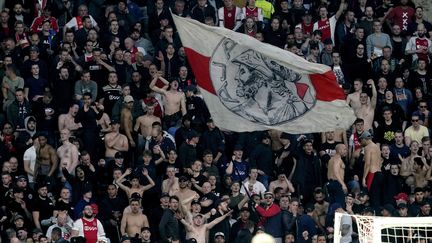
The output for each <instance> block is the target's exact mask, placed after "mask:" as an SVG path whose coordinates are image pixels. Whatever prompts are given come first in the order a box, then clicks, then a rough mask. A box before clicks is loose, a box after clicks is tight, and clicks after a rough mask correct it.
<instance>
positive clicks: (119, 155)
mask: <svg viewBox="0 0 432 243" xmlns="http://www.w3.org/2000/svg"><path fill="white" fill-rule="evenodd" d="M114 158H115V159H123V158H124V156H123V153H122V152H120V151H119V152H117V153H115V155H114Z"/></svg>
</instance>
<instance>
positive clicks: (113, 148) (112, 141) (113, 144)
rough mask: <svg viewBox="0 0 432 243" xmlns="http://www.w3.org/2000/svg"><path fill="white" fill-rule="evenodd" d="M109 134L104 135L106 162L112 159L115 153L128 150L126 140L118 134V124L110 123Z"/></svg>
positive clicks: (114, 121)
mask: <svg viewBox="0 0 432 243" xmlns="http://www.w3.org/2000/svg"><path fill="white" fill-rule="evenodd" d="M111 129H112V130H111V132H110V133H107V134H105V139H104V141H105V157H106V158H107V159H106V161H109V160H111V159H112V158H114V155H115V154H116V153H117V152H126V151H128V150H129V144H128V138H127V137H126V136H125V135H123V134H120V131H119V130H120V124H119V122H118V121H116V120H112V121H111Z"/></svg>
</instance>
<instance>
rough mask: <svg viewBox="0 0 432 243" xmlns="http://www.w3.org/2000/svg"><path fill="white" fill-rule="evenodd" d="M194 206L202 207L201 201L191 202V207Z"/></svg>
mask: <svg viewBox="0 0 432 243" xmlns="http://www.w3.org/2000/svg"><path fill="white" fill-rule="evenodd" d="M194 204H198V205H200V206H201V203H200V201H198V200H193V201H192V202H191V206H192V205H194Z"/></svg>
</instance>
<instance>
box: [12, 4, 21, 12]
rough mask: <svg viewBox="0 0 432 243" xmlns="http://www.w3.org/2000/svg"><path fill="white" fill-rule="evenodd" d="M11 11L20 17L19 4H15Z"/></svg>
mask: <svg viewBox="0 0 432 243" xmlns="http://www.w3.org/2000/svg"><path fill="white" fill-rule="evenodd" d="M13 10H14V12H15V13H16V14H17V15H20V14H21V13H22V11H23V7H22V6H21V4H15V6H14V9H13Z"/></svg>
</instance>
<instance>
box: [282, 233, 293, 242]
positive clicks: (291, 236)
mask: <svg viewBox="0 0 432 243" xmlns="http://www.w3.org/2000/svg"><path fill="white" fill-rule="evenodd" d="M294 242H295V238H294V235H292V234H288V235H286V236H285V241H284V243H294Z"/></svg>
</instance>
